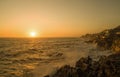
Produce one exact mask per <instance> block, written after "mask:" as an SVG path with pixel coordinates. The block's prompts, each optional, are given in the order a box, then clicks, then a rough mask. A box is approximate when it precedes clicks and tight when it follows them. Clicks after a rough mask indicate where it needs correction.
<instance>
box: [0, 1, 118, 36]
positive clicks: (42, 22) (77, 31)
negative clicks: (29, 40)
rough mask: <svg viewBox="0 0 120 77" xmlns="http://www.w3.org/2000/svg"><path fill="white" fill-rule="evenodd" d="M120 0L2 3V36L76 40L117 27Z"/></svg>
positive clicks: (0, 28) (0, 19)
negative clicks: (88, 34) (68, 38)
mask: <svg viewBox="0 0 120 77" xmlns="http://www.w3.org/2000/svg"><path fill="white" fill-rule="evenodd" d="M119 8H120V0H0V11H1V14H0V37H76V36H80V35H83V34H86V33H96V32H100V31H102V30H104V29H109V28H113V27H116V26H118V25H119V24H120V23H119V22H120V15H119V14H120V9H119Z"/></svg>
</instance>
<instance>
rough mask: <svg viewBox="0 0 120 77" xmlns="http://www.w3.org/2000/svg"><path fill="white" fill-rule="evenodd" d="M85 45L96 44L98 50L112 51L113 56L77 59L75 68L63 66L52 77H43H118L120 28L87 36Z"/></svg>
mask: <svg viewBox="0 0 120 77" xmlns="http://www.w3.org/2000/svg"><path fill="white" fill-rule="evenodd" d="M83 37H87V38H91V39H90V40H88V41H86V42H87V43H96V44H97V46H98V48H100V49H103V50H108V49H110V50H113V51H115V54H112V55H109V56H107V57H106V56H101V58H100V59H99V60H98V61H94V60H93V59H92V58H90V57H89V56H88V57H86V58H81V59H79V60H78V61H77V62H76V64H75V67H72V66H70V65H65V66H63V67H61V68H60V69H58V70H57V71H56V72H55V73H54V74H52V75H46V76H44V77H120V26H118V27H116V28H114V29H109V30H105V31H103V32H101V33H97V34H87V35H85V36H83Z"/></svg>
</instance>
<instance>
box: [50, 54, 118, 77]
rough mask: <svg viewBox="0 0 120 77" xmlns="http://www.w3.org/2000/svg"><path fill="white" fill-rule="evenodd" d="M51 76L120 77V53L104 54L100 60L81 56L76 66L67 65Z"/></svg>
mask: <svg viewBox="0 0 120 77" xmlns="http://www.w3.org/2000/svg"><path fill="white" fill-rule="evenodd" d="M51 77H120V53H117V54H113V55H110V56H108V57H106V56H102V57H101V58H100V59H99V61H93V60H92V59H91V58H90V57H87V58H81V59H80V60H78V61H77V62H76V66H75V67H71V66H69V65H65V66H63V67H61V68H60V69H58V70H57V71H56V72H55V74H53V76H51Z"/></svg>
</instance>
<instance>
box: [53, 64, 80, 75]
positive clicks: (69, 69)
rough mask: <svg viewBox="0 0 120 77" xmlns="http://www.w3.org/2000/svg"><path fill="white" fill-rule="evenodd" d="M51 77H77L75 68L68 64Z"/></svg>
mask: <svg viewBox="0 0 120 77" xmlns="http://www.w3.org/2000/svg"><path fill="white" fill-rule="evenodd" d="M52 77H79V76H78V74H77V70H76V69H75V68H73V67H71V66H69V65H65V66H63V67H61V68H60V69H59V70H58V71H57V72H56V73H55V74H54V75H53V76H52Z"/></svg>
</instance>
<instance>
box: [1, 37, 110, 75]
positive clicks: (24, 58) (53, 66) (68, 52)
mask: <svg viewBox="0 0 120 77" xmlns="http://www.w3.org/2000/svg"><path fill="white" fill-rule="evenodd" d="M85 40H86V38H79V37H72V38H71V37H70V38H0V77H44V76H45V75H52V74H54V72H55V71H56V70H58V69H59V68H60V67H62V66H64V65H70V66H73V67H74V66H75V63H76V61H77V60H79V59H80V58H82V57H87V56H90V57H91V58H93V59H94V60H98V59H99V57H100V56H102V55H109V54H111V51H110V50H104V51H103V50H100V49H98V48H97V46H96V44H88V43H86V42H85Z"/></svg>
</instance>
